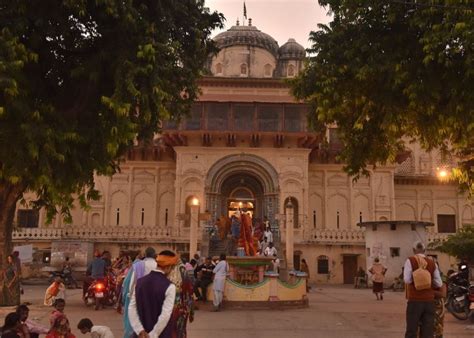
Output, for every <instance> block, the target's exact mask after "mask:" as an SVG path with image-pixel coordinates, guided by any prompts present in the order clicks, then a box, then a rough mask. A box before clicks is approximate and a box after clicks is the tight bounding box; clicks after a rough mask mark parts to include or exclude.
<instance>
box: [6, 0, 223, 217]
mask: <svg viewBox="0 0 474 338" xmlns="http://www.w3.org/2000/svg"><path fill="white" fill-rule="evenodd" d="M0 4H1V5H0V8H2V10H1V11H0V27H3V28H2V29H1V30H0V158H1V162H0V190H1V188H3V187H5V186H8V185H10V184H16V183H18V182H20V181H21V183H22V184H24V186H25V188H26V189H29V190H31V191H34V192H35V193H36V194H37V196H38V201H37V206H39V207H46V208H47V211H48V216H49V217H50V218H51V217H53V216H54V215H55V213H56V212H60V213H63V214H64V216H65V217H67V218H68V217H69V212H68V210H69V208H70V207H72V203H73V200H74V199H73V198H72V197H71V196H72V194H76V195H77V196H82V198H83V200H82V202H81V204H83V205H85V204H86V203H85V202H86V201H87V200H88V199H90V198H97V197H98V195H97V193H96V191H95V190H94V179H93V177H94V173H98V174H107V175H111V174H113V173H114V172H115V171H116V170H117V163H118V160H119V158H120V157H121V156H123V154H124V153H125V152H126V151H127V148H128V147H130V146H131V145H132V144H133V141H134V139H135V138H136V137H137V134H138V137H139V138H140V139H144V138H147V137H152V136H153V134H154V133H156V132H158V131H159V130H158V126H159V121H160V120H161V119H163V118H165V117H168V116H169V112H170V111H172V112H173V116H175V117H176V118H180V117H181V116H183V115H185V114H187V112H188V110H189V107H190V104H191V102H192V101H193V100H194V99H195V98H196V96H197V86H196V80H197V79H198V78H199V76H200V74H201V70H202V68H203V66H204V63H205V62H206V61H207V57H208V55H209V54H210V53H212V52H213V51H215V47H214V45H213V43H212V41H211V39H210V32H211V31H212V30H213V29H214V28H215V27H218V26H221V25H222V19H223V17H222V16H221V14H219V13H211V12H209V11H208V10H207V9H205V8H204V2H203V1H201V0H198V1H196V0H183V1H174V0H163V1H152V2H150V1H142V0H138V1H117V0H100V1H83V0H79V1H77V0H76V1H72V0H65V1H60V2H58V1H54V0H45V1H42V2H35V1H33V2H32V1H27V0H18V1H7V0H0ZM183 93H184V94H185V95H183ZM85 191H87V193H85ZM0 205H1V201H0ZM3 212H6V211H4V210H2V209H1V207H0V213H3Z"/></svg>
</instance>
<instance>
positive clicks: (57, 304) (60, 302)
mask: <svg viewBox="0 0 474 338" xmlns="http://www.w3.org/2000/svg"><path fill="white" fill-rule="evenodd" d="M53 307H54V310H53V312H51V315H50V316H49V323H50V324H51V327H53V325H54V322H55V321H56V319H57V318H58V317H61V316H64V317H65V315H64V308H65V307H66V301H65V300H64V299H61V298H57V299H56V300H55V301H54V304H53Z"/></svg>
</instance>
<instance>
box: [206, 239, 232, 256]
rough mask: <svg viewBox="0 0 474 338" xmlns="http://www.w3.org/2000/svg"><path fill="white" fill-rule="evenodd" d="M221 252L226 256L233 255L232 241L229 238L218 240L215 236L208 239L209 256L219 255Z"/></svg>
mask: <svg viewBox="0 0 474 338" xmlns="http://www.w3.org/2000/svg"><path fill="white" fill-rule="evenodd" d="M221 253H225V254H226V255H228V256H234V255H235V249H234V248H233V241H232V239H230V238H226V239H224V240H220V239H218V238H217V237H214V238H210V239H209V254H208V255H209V256H211V257H214V256H219V255H220V254H221Z"/></svg>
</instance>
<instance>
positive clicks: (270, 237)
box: [263, 229, 273, 243]
mask: <svg viewBox="0 0 474 338" xmlns="http://www.w3.org/2000/svg"><path fill="white" fill-rule="evenodd" d="M263 236H265V237H266V238H267V242H272V243H273V234H272V232H271V231H270V230H269V229H267V230H265V231H264V232H263Z"/></svg>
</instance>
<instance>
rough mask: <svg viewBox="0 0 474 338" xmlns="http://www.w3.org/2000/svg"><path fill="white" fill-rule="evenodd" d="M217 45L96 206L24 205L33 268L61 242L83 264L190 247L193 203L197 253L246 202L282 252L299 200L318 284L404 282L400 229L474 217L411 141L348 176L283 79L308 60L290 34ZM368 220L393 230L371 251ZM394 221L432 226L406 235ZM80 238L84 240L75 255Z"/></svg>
mask: <svg viewBox="0 0 474 338" xmlns="http://www.w3.org/2000/svg"><path fill="white" fill-rule="evenodd" d="M215 41H216V42H217V44H218V45H219V47H220V48H221V50H220V52H219V53H218V54H217V55H216V56H213V57H211V58H210V59H209V65H208V75H207V76H205V77H204V78H202V79H201V80H200V88H201V91H202V94H201V96H200V97H199V100H198V101H197V102H196V103H195V104H194V105H193V107H192V111H191V112H190V115H189V117H188V118H187V119H186V120H184V121H182V122H180V123H179V124H177V123H174V122H170V121H165V122H164V123H163V130H162V132H161V134H159V135H157V136H156V137H155V139H154V140H153V142H152V144H149V145H145V144H137V145H136V146H135V147H134V148H133V149H131V150H130V151H129V153H128V154H127V156H126V159H125V160H124V161H123V163H122V165H121V171H120V173H117V174H115V175H114V176H113V177H96V181H95V182H96V187H97V188H98V189H99V191H100V192H101V199H100V200H98V201H93V202H92V203H91V207H90V209H89V210H87V211H84V210H81V209H80V208H79V207H78V208H76V209H74V210H73V212H72V213H73V223H72V224H64V222H63V220H62V219H61V218H60V217H57V218H56V219H55V220H54V221H53V223H52V224H50V225H47V224H46V223H45V214H44V212H43V211H42V210H32V209H28V208H27V207H25V206H24V205H20V204H19V205H18V210H17V215H16V226H17V228H16V231H15V232H14V241H15V245H24V244H31V245H32V246H33V250H34V252H35V255H34V257H35V259H34V260H35V262H34V263H33V264H32V266H34V265H35V264H36V265H37V266H40V265H41V264H46V265H47V264H50V262H51V260H53V262H54V261H60V260H61V259H63V258H64V255H63V256H58V257H55V254H57V247H58V246H60V247H62V248H63V249H62V250H63V252H68V253H67V255H72V256H73V257H71V258H72V260H74V259H77V261H79V260H80V259H81V260H85V259H86V258H85V257H86V256H87V255H90V252H91V251H92V249H100V250H109V251H111V253H112V256H117V255H118V254H119V252H120V251H138V250H143V249H144V248H145V247H147V246H149V245H153V246H155V247H156V248H157V249H158V250H159V249H161V248H172V249H173V250H176V251H178V252H179V253H188V252H189V250H190V237H191V236H195V235H193V234H192V232H191V229H192V222H193V219H194V218H192V217H191V213H192V210H193V205H192V203H193V201H198V203H199V210H198V216H197V223H198V229H197V230H198V231H197V242H198V243H197V245H198V249H199V250H202V251H205V250H204V249H205V248H206V247H208V243H207V239H206V238H207V237H206V236H205V233H206V229H208V227H209V226H210V225H212V224H213V223H214V222H215V220H216V219H218V218H219V217H220V216H228V215H229V214H230V213H231V212H233V211H235V209H236V208H238V207H239V206H241V205H243V204H245V206H246V208H247V209H248V210H249V211H251V212H252V214H253V217H254V218H259V219H263V218H264V217H267V218H268V220H269V221H270V224H271V225H272V228H273V230H274V231H275V233H276V237H277V238H278V240H279V241H281V245H280V246H279V249H280V251H281V252H280V256H281V257H286V254H285V252H284V250H285V244H286V241H287V238H286V236H287V232H286V228H285V226H286V224H287V221H288V220H287V215H286V206H287V205H288V204H289V203H291V205H292V207H293V208H292V210H293V212H292V214H293V219H292V220H293V222H292V223H293V225H294V229H293V231H292V233H291V234H292V237H293V241H294V254H293V257H294V263H293V265H294V266H295V268H296V269H298V268H299V261H300V259H301V258H305V259H306V261H307V262H308V265H309V268H310V275H311V281H312V282H316V283H326V282H328V283H353V281H354V276H355V274H356V271H357V269H358V268H359V267H362V268H363V269H366V267H367V265H370V263H371V261H372V260H373V258H375V257H376V256H377V257H380V258H381V259H382V262H384V263H385V264H387V265H389V266H390V267H391V270H392V271H393V273H394V275H398V274H399V272H400V271H401V266H399V267H398V266H395V265H394V263H393V262H395V261H398V260H399V259H402V258H403V257H402V258H397V257H400V255H402V254H404V253H405V252H406V247H410V246H411V245H412V242H411V238H412V236H411V235H410V236H411V237H410V236H407V237H406V238H407V240H405V241H402V242H401V241H399V240H392V239H393V238H395V237H394V236H398V237H400V235H399V233H398V232H399V231H406V229H409V230H410V231H415V232H418V231H419V232H422V234H421V235H420V236H421V237H420V238H426V241H427V242H431V241H433V240H436V239H443V238H446V236H447V235H448V234H450V233H454V232H456V231H457V229H459V228H461V227H462V226H463V224H468V223H474V213H473V204H472V202H470V201H468V200H467V199H466V196H464V195H461V194H459V193H458V191H457V187H456V186H455V185H452V184H449V183H446V182H442V181H440V180H439V179H438V178H437V176H436V173H437V170H439V168H443V167H445V166H451V165H452V163H446V162H442V160H441V156H440V155H439V154H438V153H436V152H432V153H426V152H424V151H422V150H421V149H420V147H419V146H418V145H417V144H409V145H408V147H409V148H410V151H409V152H407V153H406V154H403V155H400V158H399V161H398V163H395V164H393V165H390V166H383V167H379V168H377V169H376V170H373V171H372V172H371V175H370V177H362V178H361V179H359V180H358V181H357V182H353V181H352V180H351V178H350V177H348V176H347V175H346V174H345V173H344V171H343V170H342V168H343V164H342V163H339V161H338V158H337V154H338V153H339V152H340V151H341V149H342V148H341V147H342V145H341V143H340V142H339V140H338V137H337V128H335V127H334V128H333V127H328V128H327V130H326V131H325V132H322V133H315V132H313V131H311V130H310V128H309V126H308V123H307V114H308V113H309V107H308V106H307V105H305V104H304V103H302V102H298V101H297V100H295V98H294V97H293V96H292V95H291V93H290V89H289V85H288V83H287V81H286V80H287V79H289V78H292V77H294V76H296V75H298V73H299V72H300V71H301V70H302V69H303V67H304V59H305V50H304V48H303V47H302V46H301V45H299V44H298V43H297V42H295V41H294V40H293V39H289V40H288V42H286V43H284V44H283V45H281V46H279V45H278V43H277V42H276V41H275V40H274V39H273V38H272V37H271V36H269V35H268V34H265V33H263V32H261V31H260V30H258V29H257V28H256V27H255V26H252V25H248V26H240V25H236V26H233V27H232V28H230V29H229V30H228V31H226V32H223V33H221V34H219V35H217V36H216V37H215ZM29 198H33V197H32V196H26V200H28V199H29ZM370 221H372V222H375V221H377V222H378V221H399V222H398V223H395V222H394V223H393V224H398V226H390V225H389V226H388V228H387V229H389V230H387V231H385V230H383V229H382V227H380V228H378V229H379V233H377V236H375V235H374V234H373V233H372V234H371V235H370V238H371V240H370V243H369V245H367V243H366V233H367V231H368V229H366V228H361V227H359V226H358V223H360V222H370ZM400 221H405V222H408V223H407V224H409V222H416V221H418V222H427V223H423V224H425V225H427V227H426V230H425V227H424V226H423V227H421V228H420V227H417V226H415V230H412V227H411V226H410V227H406V226H405V225H402V224H404V223H403V222H400ZM420 224H421V223H420ZM403 229H405V230H403ZM382 230H383V231H382ZM370 231H371V232H373V231H374V228H370ZM408 242H409V243H408ZM78 243H88V244H86V247H84V244H81V245H83V247H82V249H81V250H79V251H80V252H79V251H78V249H77V248H79V247H80V245H79V244H78ZM51 252H52V253H53V257H51ZM431 254H433V255H439V257H438V258H439V261H440V265H441V268H442V269H443V270H444V271H446V270H447V269H449V268H450V267H451V266H453V264H454V260H453V259H452V258H449V257H447V256H444V255H441V254H439V253H436V252H432V253H431ZM76 255H78V256H77V257H76ZM79 256H80V257H82V258H79ZM391 262H392V263H393V264H392V263H391ZM397 264H398V263H397ZM395 271H396V272H395Z"/></svg>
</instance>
